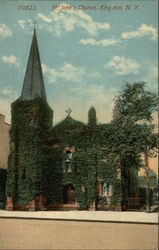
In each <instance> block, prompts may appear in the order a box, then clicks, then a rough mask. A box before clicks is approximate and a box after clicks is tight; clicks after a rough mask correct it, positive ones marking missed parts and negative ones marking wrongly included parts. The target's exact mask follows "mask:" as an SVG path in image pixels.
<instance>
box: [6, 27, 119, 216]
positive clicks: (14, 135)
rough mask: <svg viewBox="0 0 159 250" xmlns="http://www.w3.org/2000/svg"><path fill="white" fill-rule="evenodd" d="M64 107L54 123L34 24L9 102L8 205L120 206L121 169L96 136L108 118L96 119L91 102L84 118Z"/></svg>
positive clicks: (57, 207)
mask: <svg viewBox="0 0 159 250" xmlns="http://www.w3.org/2000/svg"><path fill="white" fill-rule="evenodd" d="M66 113H67V116H66V118H65V119H64V120H63V121H61V122H60V123H58V124H57V125H55V126H53V110H52V109H51V108H50V106H49V104H48V103H47V98H46V92H45V86H44V80H43V74H42V68H41V62H40V55H39V49H38V43H37V36H36V30H35V29H34V34H33V39H32V44H31V49H30V54H29V59H28V64H27V68H26V73H25V78H24V82H23V87H22V92H21V96H20V97H19V98H18V99H17V100H16V101H15V102H14V103H12V105H11V115H12V123H11V130H10V148H11V151H10V155H9V161H8V177H7V204H6V209H7V210H29V211H35V210H69V209H70V210H73V209H81V210H82V209H87V210H88V209H90V210H91V209H93V210H94V209H120V207H121V206H120V205H121V197H120V195H119V190H120V188H121V185H120V169H118V167H117V165H116V162H115V161H114V162H112V160H111V158H109V157H108V156H107V153H106V152H105V148H104V144H101V141H99V140H100V138H101V131H105V130H107V131H109V124H101V125H98V124H97V121H96V111H95V109H94V108H93V107H91V108H90V110H89V112H88V124H84V123H83V122H80V121H77V120H74V119H73V118H72V117H71V109H70V108H68V110H66ZM110 161H111V167H110V164H109V163H110ZM113 164H114V165H113Z"/></svg>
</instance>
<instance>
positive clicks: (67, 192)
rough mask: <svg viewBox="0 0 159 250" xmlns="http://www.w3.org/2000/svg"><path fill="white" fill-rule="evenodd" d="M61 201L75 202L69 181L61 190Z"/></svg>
mask: <svg viewBox="0 0 159 250" xmlns="http://www.w3.org/2000/svg"><path fill="white" fill-rule="evenodd" d="M63 203H64V204H75V190H74V187H73V185H72V184H71V183H68V184H66V185H65V186H64V190H63Z"/></svg>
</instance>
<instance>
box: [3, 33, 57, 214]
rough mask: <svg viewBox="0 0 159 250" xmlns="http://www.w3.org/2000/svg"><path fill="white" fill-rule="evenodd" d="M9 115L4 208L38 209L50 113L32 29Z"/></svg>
mask: <svg viewBox="0 0 159 250" xmlns="http://www.w3.org/2000/svg"><path fill="white" fill-rule="evenodd" d="M11 116H12V120H11V131H10V156H9V160H8V178H7V207H6V208H7V210H41V206H43V204H42V199H41V197H43V196H45V194H44V183H43V179H44V173H45V167H46V165H47V162H48V155H47V146H46V140H47V136H48V134H49V132H50V131H51V129H52V126H53V124H52V120H53V111H52V109H51V108H50V107H49V105H48V104H47V99H46V92H45V86H44V79H43V74H42V68H41V62H40V55H39V49H38V42H37V35H36V30H35V29H34V33H33V38H32V44H31V49H30V54H29V59H28V63H27V68H26V73H25V77H24V82H23V87H22V92H21V96H20V97H19V98H18V99H17V100H16V101H15V102H14V103H12V104H11Z"/></svg>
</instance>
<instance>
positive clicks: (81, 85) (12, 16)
mask: <svg viewBox="0 0 159 250" xmlns="http://www.w3.org/2000/svg"><path fill="white" fill-rule="evenodd" d="M157 4H158V1H157V0H138V1H134V0H131V1H130V0H120V1H119V0H118V1H111V0H103V1H100V0H98V1H97V0H96V1H78V0H74V1H62V0H61V1H56V0H49V1H47V0H45V1H32V0H30V1H18V0H16V1H14V0H12V1H11V0H1V1H0V113H1V114H3V115H5V117H6V122H8V123H10V120H11V115H10V104H11V103H12V102H14V101H15V100H16V99H17V98H18V97H19V96H20V94H21V89H22V85H23V80H24V75H25V70H26V65H27V60H28V56H29V51H30V46H31V41H32V35H33V28H34V26H35V27H36V31H37V38H38V44H39V50H40V57H41V63H42V69H43V75H44V82H45V89H46V95H47V101H48V103H49V105H50V106H51V108H52V109H53V110H54V124H56V123H57V122H59V121H61V120H63V119H64V118H65V117H66V115H67V114H66V113H65V111H66V109H67V108H69V107H70V108H71V109H72V113H71V116H72V117H73V118H74V119H77V120H80V121H83V122H87V119H88V118H87V116H88V110H89V108H90V107H91V106H94V107H95V109H96V112H97V119H98V122H99V123H108V122H110V121H111V119H112V110H113V106H114V101H113V100H114V98H115V96H117V95H118V94H119V92H120V91H121V88H122V86H123V85H124V83H125V81H126V82H130V83H133V82H135V81H145V82H146V88H147V89H148V90H150V91H152V92H156V93H157V89H158V87H157V86H158V42H157V41H158V31H157V30H158V26H157V25H158V7H157ZM33 23H34V24H33Z"/></svg>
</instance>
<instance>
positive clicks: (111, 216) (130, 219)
mask: <svg viewBox="0 0 159 250" xmlns="http://www.w3.org/2000/svg"><path fill="white" fill-rule="evenodd" d="M0 218H14V219H15V218H17V219H18V218H19V219H40V220H62V221H67V220H68V221H89V222H91V221H92V222H110V223H137V224H157V223H158V213H146V212H110V211H37V212H21V211H5V210H0Z"/></svg>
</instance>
